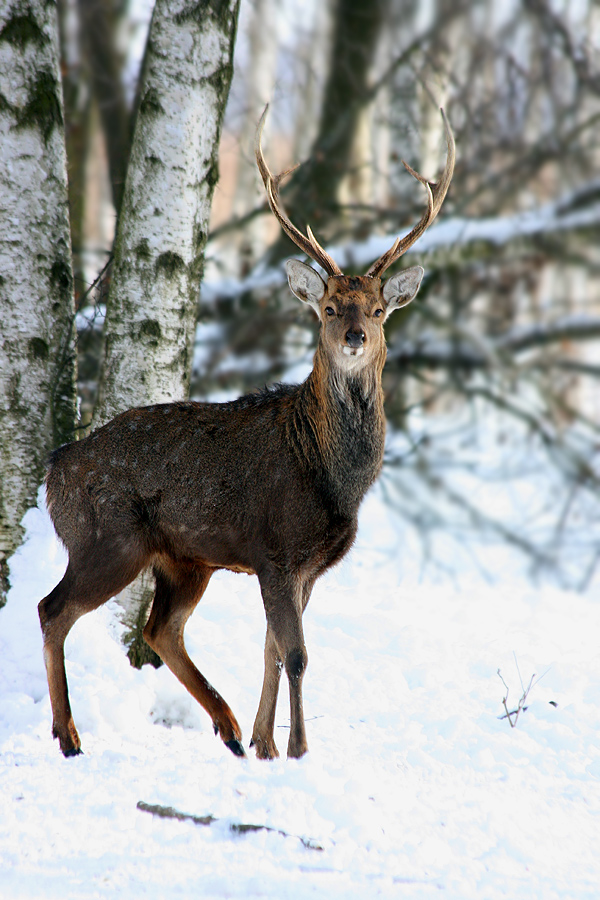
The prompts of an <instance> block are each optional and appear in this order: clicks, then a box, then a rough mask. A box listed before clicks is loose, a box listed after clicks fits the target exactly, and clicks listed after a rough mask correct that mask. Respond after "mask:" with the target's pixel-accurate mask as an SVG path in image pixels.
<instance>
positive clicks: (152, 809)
mask: <svg viewBox="0 0 600 900" xmlns="http://www.w3.org/2000/svg"><path fill="white" fill-rule="evenodd" d="M137 808H138V809H140V810H141V811H142V812H148V813H151V814H152V815H153V816H158V817H159V818H161V819H176V820H177V821H178V822H193V823H194V825H212V823H213V822H218V821H219V820H218V819H216V818H215V817H214V816H211V815H208V816H195V815H193V814H192V813H184V812H180V811H179V810H178V809H174V807H172V806H161V805H160V804H159V803H144V801H143V800H139V801H138V803H137ZM229 830H230V831H232V832H233V833H234V834H247V833H248V832H251V831H272V832H274V833H275V834H280V835H281V836H282V837H295V838H296V839H297V840H299V841H301V843H302V844H303V845H304V846H305V847H307V848H308V849H309V850H323V849H324V848H323V847H322V846H321V844H318V843H317V842H316V841H313V840H311V839H310V838H304V837H301V836H300V835H299V834H290V833H289V832H288V831H282V830H281V828H271V827H270V826H269V825H252V824H250V823H245V822H231V823H230V824H229Z"/></svg>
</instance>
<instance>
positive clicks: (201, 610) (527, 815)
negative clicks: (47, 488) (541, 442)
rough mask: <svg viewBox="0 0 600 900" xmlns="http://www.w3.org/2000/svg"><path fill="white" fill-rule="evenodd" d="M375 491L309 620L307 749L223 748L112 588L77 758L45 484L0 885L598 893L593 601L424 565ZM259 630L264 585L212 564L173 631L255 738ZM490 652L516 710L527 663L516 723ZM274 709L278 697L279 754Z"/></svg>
mask: <svg viewBox="0 0 600 900" xmlns="http://www.w3.org/2000/svg"><path fill="white" fill-rule="evenodd" d="M380 491H381V488H380V487H376V488H375V490H373V491H372V492H371V493H370V494H369V495H368V497H367V500H366V502H365V504H364V507H363V512H362V516H361V528H360V532H359V537H358V540H357V543H356V546H355V548H354V550H353V551H352V552H351V554H350V556H349V557H348V559H347V560H346V561H344V562H343V563H342V565H341V566H339V567H338V568H337V569H336V570H334V571H333V572H331V573H330V574H329V575H327V576H326V577H324V578H323V579H322V580H321V581H320V582H318V584H317V586H316V588H315V591H314V593H313V597H312V599H311V602H310V604H309V607H308V609H307V612H306V615H305V634H306V640H307V646H308V652H309V658H310V661H309V667H308V670H307V675H306V679H305V714H306V717H307V727H308V732H309V744H310V753H309V754H308V755H307V756H306V757H304V758H303V759H301V760H294V761H287V760H285V759H281V760H277V761H276V762H272V763H265V762H259V761H258V760H255V759H254V758H252V756H250V758H249V759H248V760H239V759H236V758H235V757H233V756H232V755H231V754H230V753H229V752H228V751H227V749H226V748H224V747H223V745H222V744H221V742H220V741H219V740H218V739H217V738H215V737H214V735H213V733H212V728H211V723H210V721H209V718H208V716H206V714H205V713H204V712H203V711H202V710H201V709H200V708H199V707H198V706H197V704H195V702H194V701H193V700H192V699H191V698H190V697H189V696H188V695H187V693H186V691H185V690H184V688H182V687H181V686H180V685H179V683H178V682H177V681H176V680H175V678H174V676H173V675H172V674H171V673H170V672H169V671H168V670H167V669H166V667H163V668H161V669H159V670H154V669H151V668H149V667H145V668H144V669H143V670H142V671H137V670H134V669H132V668H131V667H130V666H129V663H128V661H127V658H126V656H125V654H124V652H123V649H122V647H121V646H120V645H119V641H118V634H117V633H116V627H115V625H114V622H115V617H114V616H113V615H112V613H111V608H110V604H109V605H107V606H106V607H104V608H102V609H100V610H98V611H97V612H95V613H92V614H90V615H87V616H84V617H83V618H82V619H81V620H80V621H79V622H78V623H77V624H76V625H75V627H74V628H73V630H72V632H71V634H70V636H69V638H68V640H67V671H68V677H69V686H70V692H71V700H72V706H73V711H74V717H75V721H76V723H77V725H78V727H79V730H80V734H81V737H82V741H83V749H84V751H85V755H84V756H80V757H77V758H75V759H64V758H63V757H62V755H61V754H60V752H59V749H58V746H57V745H56V743H55V742H53V741H52V739H51V736H50V721H51V711H50V704H49V699H48V692H47V686H46V678H45V672H44V667H43V662H42V642H41V634H40V629H39V623H38V620H37V609H36V607H37V603H38V601H39V599H40V598H41V597H43V596H44V595H45V594H46V593H48V591H49V590H50V589H51V588H52V587H53V586H54V585H55V584H56V583H57V582H58V581H59V579H60V578H61V576H62V573H63V571H64V567H65V564H66V558H65V554H64V552H63V550H62V548H61V547H60V545H59V544H58V543H57V541H56V539H55V537H54V533H53V530H52V526H51V524H50V521H49V518H48V516H47V514H46V512H45V510H44V508H43V497H42V496H41V497H40V500H41V502H40V509H33V510H30V512H29V513H28V514H27V516H26V517H25V525H26V527H27V533H28V537H27V541H26V543H25V545H24V546H23V547H22V548H21V549H20V550H19V552H18V553H17V554H16V555H15V557H13V559H12V561H11V573H12V579H13V588H12V591H11V593H10V595H9V599H8V603H7V605H6V607H5V608H4V609H2V610H1V611H0V779H1V781H0V792H1V796H2V803H1V804H0V897H1V898H2V900H8V898H11V900H19V898H23V900H31V898H36V900H37V898H40V900H41V898H44V900H53V898H61V900H66V898H77V900H80V898H81V897H82V896H86V897H88V898H128V900H129V898H132V897H135V898H139V897H144V898H156V900H158V898H160V900H164V898H171V897H191V896H199V897H209V898H212V897H214V898H221V897H228V898H231V897H234V898H238V897H239V898H254V897H272V898H279V900H280V898H294V900H303V898H308V897H311V898H312V897H319V896H327V897H329V898H359V897H360V898H365V897H369V898H370V897H410V898H415V897H418V898H421V897H423V898H428V897H437V896H442V897H449V898H460V900H469V898H477V900H481V898H486V900H494V898H500V897H503V898H504V897H511V898H527V900H535V898H544V900H550V898H561V900H564V898H570V900H572V898H584V897H585V898H588V897H589V898H596V897H597V896H598V885H600V854H599V853H598V847H599V846H600V747H599V745H600V738H599V735H600V709H599V703H598V700H599V697H600V658H599V654H598V636H599V635H600V604H599V603H598V602H597V599H595V598H594V597H593V596H592V594H591V593H588V594H587V595H579V594H574V593H569V592H567V591H560V590H558V589H553V588H549V587H537V588H536V587H533V586H530V585H529V584H528V583H527V582H526V581H525V580H524V579H523V578H521V577H515V578H514V579H513V580H511V578H510V577H509V576H510V571H509V570H510V568H511V566H512V562H511V560H510V558H508V557H507V561H506V569H507V571H506V573H505V577H504V578H500V579H499V580H498V581H497V583H496V584H495V585H494V586H490V585H489V584H486V583H485V581H484V580H483V579H482V578H480V577H475V576H474V575H473V574H472V573H471V572H469V571H467V570H466V569H465V571H464V572H463V573H460V574H459V575H458V576H456V577H455V579H454V581H453V582H450V583H448V582H447V581H446V582H445V581H440V580H438V582H437V583H432V582H428V581H421V582H418V580H417V579H416V578H415V576H414V573H413V572H411V559H412V557H413V553H412V549H413V548H412V547H411V537H410V534H409V533H408V532H407V530H406V527H405V526H402V524H401V522H400V521H399V520H398V519H397V518H395V517H394V516H393V515H392V514H391V513H389V511H388V509H387V507H386V506H385V505H384V503H383V502H382V499H381V493H380ZM402 570H403V571H402ZM264 627H265V626H264V614H263V611H262V608H261V599H260V594H259V590H258V583H257V581H256V579H255V578H249V577H247V576H242V575H233V574H229V573H219V574H218V575H216V576H215V578H214V579H213V580H212V581H211V584H210V588H209V590H208V591H207V594H206V596H205V597H204V598H203V600H202V603H201V604H200V606H199V607H198V609H197V610H196V612H195V613H194V615H193V617H192V618H191V620H190V622H189V623H188V627H187V632H186V635H187V641H188V648H189V650H190V653H191V655H192V656H193V658H194V659H195V661H196V662H197V663H198V665H199V667H200V669H201V671H202V672H203V673H204V674H205V675H206V676H207V677H208V678H209V679H210V680H211V681H212V682H213V683H214V684H215V686H216V687H217V688H218V689H219V691H221V692H222V694H223V695H224V697H225V698H226V699H227V701H228V702H229V703H230V705H231V707H232V709H233V710H234V712H235V714H236V716H237V717H238V719H239V721H240V723H241V725H242V728H243V730H244V735H245V739H246V742H247V739H248V735H249V734H250V730H251V725H252V721H253V717H254V713H255V711H256V704H257V702H258V697H259V693H260V685H261V679H262V645H263V639H264ZM498 669H500V671H501V674H502V677H503V678H504V680H505V682H506V684H507V685H508V687H509V689H510V694H509V697H508V700H507V707H508V709H509V710H510V709H512V708H516V707H517V705H518V702H519V699H520V698H521V695H522V693H523V687H522V685H521V680H522V682H523V686H524V687H525V688H526V687H527V686H528V684H529V681H530V678H531V676H532V675H533V674H534V673H535V675H536V678H537V679H538V680H536V681H534V684H533V686H532V688H531V690H530V692H529V695H528V697H527V700H526V702H525V705H526V706H527V709H526V710H525V711H523V712H521V714H520V716H519V720H518V722H517V725H516V727H515V728H511V727H510V724H509V722H508V721H507V720H506V719H502V718H500V717H501V716H502V715H503V713H504V708H503V705H502V701H503V698H504V697H505V696H506V688H505V687H504V685H503V683H502V681H501V680H500V678H499V677H498ZM286 715H287V698H286V697H285V690H284V696H283V697H282V699H281V702H280V718H279V719H278V723H277V725H278V728H277V730H278V733H279V735H280V737H279V744H280V746H283V747H285V744H286V734H285V730H286V725H287V720H286V718H284V716H286ZM138 804H140V806H139V807H138ZM144 804H147V805H148V807H150V809H148V808H145V807H144ZM165 808H167V809H168V808H170V809H171V810H174V811H177V812H178V813H184V814H187V816H188V817H185V816H184V817H179V818H173V817H169V815H168V814H167V816H166V817H165V815H164V810H165ZM161 809H162V812H163V815H157V814H154V813H156V812H157V811H161ZM153 810H154V812H153ZM191 817H212V819H213V820H214V821H213V820H208V823H207V824H202V823H201V822H200V821H194V819H193V818H191ZM250 825H252V826H265V828H262V829H260V830H256V829H253V828H250V829H248V828H245V827H241V828H240V827H239V826H250ZM319 848H321V849H319Z"/></svg>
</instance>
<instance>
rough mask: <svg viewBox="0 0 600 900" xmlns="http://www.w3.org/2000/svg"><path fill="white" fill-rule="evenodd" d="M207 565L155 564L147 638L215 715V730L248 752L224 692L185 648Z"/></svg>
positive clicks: (239, 751)
mask: <svg viewBox="0 0 600 900" xmlns="http://www.w3.org/2000/svg"><path fill="white" fill-rule="evenodd" d="M213 571H214V570H213V569H210V568H208V567H207V566H198V565H193V566H192V565H189V564H182V563H173V564H172V565H170V566H169V567H168V569H166V568H155V570H154V575H155V578H156V593H155V595H154V600H153V601H152V612H151V613H150V618H149V619H148V622H147V623H146V627H145V628H144V639H145V640H146V641H147V643H148V644H150V646H151V647H152V649H153V650H155V651H156V653H158V655H159V656H160V658H161V659H162V660H163V661H164V662H165V663H166V664H167V666H168V667H169V669H170V670H171V672H173V674H174V675H175V676H176V678H178V679H179V681H180V682H181V683H182V684H183V686H184V687H185V688H187V690H188V691H189V692H190V694H191V695H192V697H194V698H195V699H196V700H197V701H198V703H199V704H200V706H202V707H203V708H204V709H205V710H206V712H207V713H208V714H209V716H210V717H211V719H212V722H213V727H214V729H215V734H218V735H219V736H220V737H221V740H222V741H223V743H224V744H225V746H227V747H229V749H230V750H231V752H232V753H233V754H235V756H245V755H246V754H245V753H244V748H243V747H242V730H241V728H240V726H239V725H238V723H237V720H236V718H235V716H234V715H233V713H232V711H231V709H230V708H229V706H228V705H227V703H226V702H225V701H224V700H223V698H222V697H221V695H220V694H219V693H218V692H217V691H216V690H215V689H214V687H213V686H212V685H211V684H210V683H209V682H208V681H207V680H206V678H205V677H204V675H202V673H201V672H199V671H198V669H197V668H196V666H195V665H194V663H193V662H192V661H191V659H190V657H189V656H188V653H187V650H186V649H185V643H184V638H183V631H184V628H185V623H186V622H187V620H188V619H189V617H190V615H191V614H192V612H193V611H194V609H195V607H196V606H197V604H198V603H199V601H200V598H201V597H202V595H203V593H204V591H205V590H206V586H207V585H208V582H209V580H210V576H211V575H212V573H213Z"/></svg>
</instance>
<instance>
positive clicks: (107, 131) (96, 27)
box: [78, 0, 131, 216]
mask: <svg viewBox="0 0 600 900" xmlns="http://www.w3.org/2000/svg"><path fill="white" fill-rule="evenodd" d="M78 9H79V22H80V30H81V41H80V44H81V49H82V52H84V53H85V54H86V56H87V58H88V59H89V61H90V66H89V69H90V76H91V78H90V81H91V85H92V89H93V91H94V96H95V98H96V102H97V104H98V110H99V112H100V119H101V121H102V131H103V133H104V137H105V140H106V150H107V156H108V166H109V171H110V182H111V188H112V200H113V205H114V207H115V211H116V213H117V216H118V215H119V210H120V209H121V202H122V199H123V189H124V187H125V173H126V172H127V161H128V158H129V147H130V143H131V117H130V110H129V107H128V105H127V100H126V97H125V87H124V85H123V80H122V62H121V60H120V59H119V55H118V51H117V46H116V29H117V24H118V11H117V7H116V3H115V0H78Z"/></svg>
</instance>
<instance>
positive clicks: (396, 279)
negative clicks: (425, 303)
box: [381, 266, 425, 319]
mask: <svg viewBox="0 0 600 900" xmlns="http://www.w3.org/2000/svg"><path fill="white" fill-rule="evenodd" d="M424 274H425V272H424V270H423V269H422V268H421V266H413V267H412V268H411V269H403V271H402V272H399V273H398V274H397V275H392V277H391V278H388V280H387V281H385V282H384V284H383V287H382V289H381V293H382V294H383V299H384V300H385V317H386V319H387V317H388V316H389V314H390V313H391V312H393V311H394V310H395V309H400V307H401V306H407V305H408V304H409V303H410V301H411V300H412V299H413V298H414V297H415V296H416V293H417V291H418V290H419V287H420V285H421V279H422V278H423V275H424Z"/></svg>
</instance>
